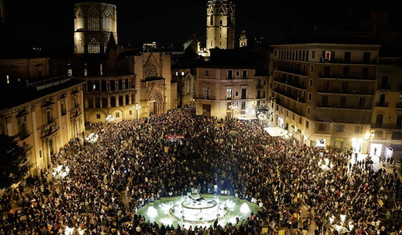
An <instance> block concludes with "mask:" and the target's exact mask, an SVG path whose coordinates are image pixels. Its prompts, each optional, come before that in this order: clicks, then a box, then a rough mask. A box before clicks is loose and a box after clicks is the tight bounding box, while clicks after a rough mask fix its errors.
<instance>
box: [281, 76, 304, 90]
mask: <svg viewBox="0 0 402 235" xmlns="http://www.w3.org/2000/svg"><path fill="white" fill-rule="evenodd" d="M274 82H278V83H281V84H285V85H289V86H292V87H296V88H299V89H303V90H306V89H307V86H306V85H305V84H303V83H299V82H292V81H287V80H285V79H281V78H280V79H275V80H274Z"/></svg>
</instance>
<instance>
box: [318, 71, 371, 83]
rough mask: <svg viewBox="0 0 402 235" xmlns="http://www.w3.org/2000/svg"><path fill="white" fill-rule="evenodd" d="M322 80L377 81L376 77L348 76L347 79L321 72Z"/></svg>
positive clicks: (336, 74) (319, 75) (335, 74)
mask: <svg viewBox="0 0 402 235" xmlns="http://www.w3.org/2000/svg"><path fill="white" fill-rule="evenodd" d="M318 77H319V78H320V79H340V80H358V81H375V77H367V78H364V77H363V76H348V77H345V76H343V75H341V74H338V73H324V72H321V73H319V74H318Z"/></svg>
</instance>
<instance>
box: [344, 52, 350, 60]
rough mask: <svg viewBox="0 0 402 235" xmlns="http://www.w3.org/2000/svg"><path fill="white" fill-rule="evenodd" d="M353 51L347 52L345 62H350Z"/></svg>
mask: <svg viewBox="0 0 402 235" xmlns="http://www.w3.org/2000/svg"><path fill="white" fill-rule="evenodd" d="M350 58H351V53H350V52H349V51H348V52H345V63H350Z"/></svg>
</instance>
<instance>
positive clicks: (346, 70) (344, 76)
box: [343, 67, 350, 78]
mask: <svg viewBox="0 0 402 235" xmlns="http://www.w3.org/2000/svg"><path fill="white" fill-rule="evenodd" d="M349 72H350V68H349V67H343V78H349Z"/></svg>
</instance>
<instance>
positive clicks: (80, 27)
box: [74, 2, 117, 54]
mask: <svg viewBox="0 0 402 235" xmlns="http://www.w3.org/2000/svg"><path fill="white" fill-rule="evenodd" d="M111 36H113V38H112V39H111V38H110V37H111ZM110 41H113V42H114V43H116V44H117V12H116V6H115V5H113V4H107V3H100V2H81V3H76V4H75V9H74V53H75V54H104V53H105V52H106V50H107V46H108V44H109V42H110Z"/></svg>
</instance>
